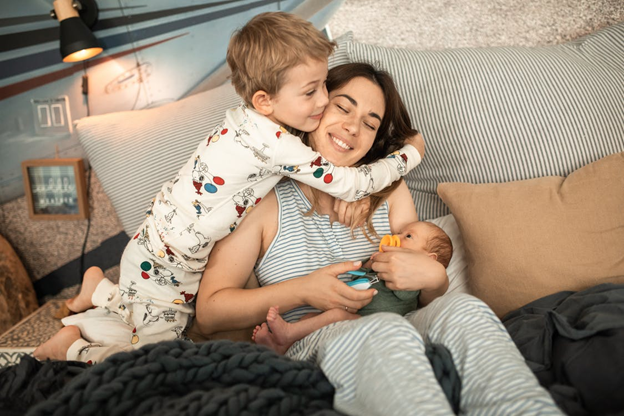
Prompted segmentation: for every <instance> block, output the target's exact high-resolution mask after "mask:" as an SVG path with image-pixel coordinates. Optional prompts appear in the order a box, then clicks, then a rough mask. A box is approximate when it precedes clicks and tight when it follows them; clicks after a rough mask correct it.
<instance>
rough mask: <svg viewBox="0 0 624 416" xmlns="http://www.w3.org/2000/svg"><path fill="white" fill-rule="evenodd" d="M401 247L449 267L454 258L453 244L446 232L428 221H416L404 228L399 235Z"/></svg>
mask: <svg viewBox="0 0 624 416" xmlns="http://www.w3.org/2000/svg"><path fill="white" fill-rule="evenodd" d="M398 236H399V238H400V240H401V247H403V248H407V249H410V250H414V251H422V252H425V253H427V254H428V255H429V256H431V257H432V258H433V259H435V260H437V261H438V262H439V263H441V264H442V265H443V266H444V267H445V268H446V267H448V265H449V263H450V262H451V257H452V256H453V243H452V242H451V239H450V238H449V236H448V235H447V234H446V233H445V232H444V230H443V229H442V228H440V227H438V226H437V225H435V224H433V223H430V222H426V221H415V222H412V223H409V224H407V225H406V226H405V227H403V230H402V231H401V233H400V234H398Z"/></svg>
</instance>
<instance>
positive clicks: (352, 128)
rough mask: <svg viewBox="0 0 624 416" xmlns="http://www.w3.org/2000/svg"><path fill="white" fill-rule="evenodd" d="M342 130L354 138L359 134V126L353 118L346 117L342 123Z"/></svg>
mask: <svg viewBox="0 0 624 416" xmlns="http://www.w3.org/2000/svg"><path fill="white" fill-rule="evenodd" d="M342 126H343V128H344V129H345V130H346V131H348V132H349V134H351V135H353V136H355V135H357V134H358V132H359V130H360V129H359V127H358V126H359V124H358V123H357V121H356V120H354V119H353V117H347V119H346V120H345V121H344V122H343V123H342Z"/></svg>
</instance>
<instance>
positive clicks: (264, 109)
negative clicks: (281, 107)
mask: <svg viewBox="0 0 624 416" xmlns="http://www.w3.org/2000/svg"><path fill="white" fill-rule="evenodd" d="M251 104H252V105H253V107H254V109H255V110H256V111H257V112H259V113H260V114H262V115H263V116H270V115H271V114H273V101H271V96H270V95H269V93H267V92H266V91H262V90H260V91H256V93H255V94H254V95H253V97H251Z"/></svg>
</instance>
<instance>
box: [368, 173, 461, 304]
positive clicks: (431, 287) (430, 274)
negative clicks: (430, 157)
mask: <svg viewBox="0 0 624 416" xmlns="http://www.w3.org/2000/svg"><path fill="white" fill-rule="evenodd" d="M388 206H389V208H390V214H389V219H390V228H391V229H392V232H393V233H394V232H399V231H400V230H401V229H402V228H403V227H404V226H405V225H406V224H409V223H410V222H413V221H417V220H418V215H417V213H416V208H415V206H414V201H413V199H412V196H411V194H410V192H409V189H408V188H407V185H406V184H405V182H403V183H402V184H401V185H399V187H398V188H397V189H396V190H395V191H394V192H393V193H392V194H390V196H389V197H388ZM372 268H373V270H375V271H376V272H378V275H379V277H380V278H381V279H383V280H384V281H385V282H386V286H387V287H388V288H389V289H392V290H420V291H421V292H420V296H419V303H420V304H421V305H423V306H424V305H427V304H429V302H431V301H432V300H433V299H435V298H437V297H438V296H441V295H443V294H444V293H445V292H446V289H447V288H448V284H449V282H448V276H447V274H446V269H445V268H444V266H442V264H440V263H439V262H437V261H436V260H433V259H432V258H431V257H429V256H428V255H426V254H424V253H417V252H414V251H412V250H408V249H405V248H400V247H387V248H384V252H382V253H377V254H375V256H374V257H373V261H372Z"/></svg>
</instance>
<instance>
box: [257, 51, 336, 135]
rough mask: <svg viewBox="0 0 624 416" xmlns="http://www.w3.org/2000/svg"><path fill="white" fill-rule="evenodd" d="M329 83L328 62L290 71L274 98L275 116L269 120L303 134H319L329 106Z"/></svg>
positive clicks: (311, 62)
mask: <svg viewBox="0 0 624 416" xmlns="http://www.w3.org/2000/svg"><path fill="white" fill-rule="evenodd" d="M326 79H327V60H322V61H314V60H308V61H307V62H305V63H303V64H300V65H297V66H296V67H294V68H291V69H289V70H288V71H287V72H286V80H285V81H284V84H283V85H282V88H280V90H279V91H278V92H277V94H276V95H275V96H274V97H272V98H271V103H272V107H273V113H272V114H271V115H269V116H268V117H269V118H270V119H271V120H273V121H274V122H276V123H278V124H280V125H283V126H289V127H293V128H295V129H297V130H300V131H304V132H310V131H313V130H316V128H317V127H318V125H319V123H320V121H321V118H322V117H323V111H324V110H325V106H326V105H327V103H328V102H329V100H328V98H327V88H326V87H325V80H326Z"/></svg>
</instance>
